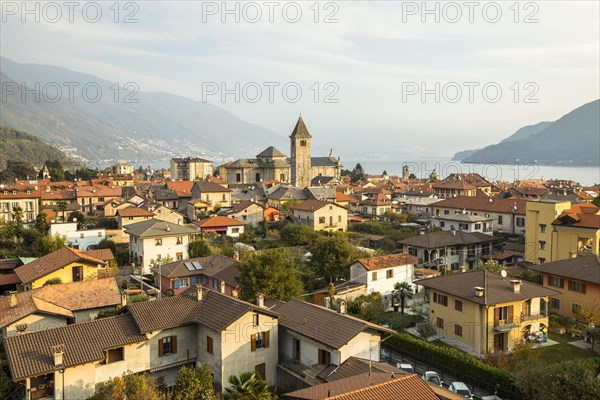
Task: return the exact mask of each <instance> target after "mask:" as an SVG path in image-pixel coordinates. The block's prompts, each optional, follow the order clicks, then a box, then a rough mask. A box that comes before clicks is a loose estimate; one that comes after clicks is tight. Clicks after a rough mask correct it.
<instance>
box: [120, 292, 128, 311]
mask: <svg viewBox="0 0 600 400" xmlns="http://www.w3.org/2000/svg"><path fill="white" fill-rule="evenodd" d="M126 305H127V293H126V292H125V291H122V292H121V307H125V306H126Z"/></svg>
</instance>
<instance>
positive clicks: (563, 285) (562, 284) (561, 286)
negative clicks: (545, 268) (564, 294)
mask: <svg viewBox="0 0 600 400" xmlns="http://www.w3.org/2000/svg"><path fill="white" fill-rule="evenodd" d="M560 288H561V289H564V288H565V280H564V279H563V278H560Z"/></svg>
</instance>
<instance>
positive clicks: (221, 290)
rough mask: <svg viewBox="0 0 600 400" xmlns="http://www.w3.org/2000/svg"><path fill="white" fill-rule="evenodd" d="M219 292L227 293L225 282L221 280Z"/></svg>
mask: <svg viewBox="0 0 600 400" xmlns="http://www.w3.org/2000/svg"><path fill="white" fill-rule="evenodd" d="M219 292H220V293H225V282H221V284H220V285H219Z"/></svg>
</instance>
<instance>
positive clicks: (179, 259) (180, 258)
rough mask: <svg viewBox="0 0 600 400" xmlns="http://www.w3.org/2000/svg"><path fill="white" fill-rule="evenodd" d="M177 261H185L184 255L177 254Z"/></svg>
mask: <svg viewBox="0 0 600 400" xmlns="http://www.w3.org/2000/svg"><path fill="white" fill-rule="evenodd" d="M175 259H176V260H177V261H181V260H183V253H175Z"/></svg>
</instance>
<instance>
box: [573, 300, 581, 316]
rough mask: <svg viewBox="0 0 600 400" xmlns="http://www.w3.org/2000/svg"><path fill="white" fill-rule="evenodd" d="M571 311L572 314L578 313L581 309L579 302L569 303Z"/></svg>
mask: <svg viewBox="0 0 600 400" xmlns="http://www.w3.org/2000/svg"><path fill="white" fill-rule="evenodd" d="M571 311H572V312H573V314H577V313H579V312H580V311H581V304H577V303H572V304H571Z"/></svg>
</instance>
